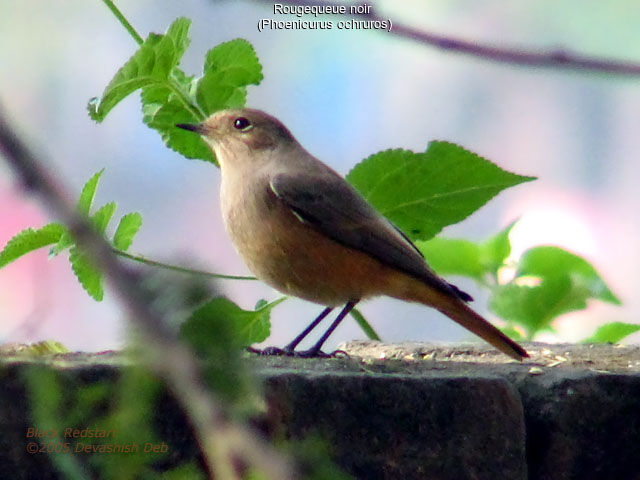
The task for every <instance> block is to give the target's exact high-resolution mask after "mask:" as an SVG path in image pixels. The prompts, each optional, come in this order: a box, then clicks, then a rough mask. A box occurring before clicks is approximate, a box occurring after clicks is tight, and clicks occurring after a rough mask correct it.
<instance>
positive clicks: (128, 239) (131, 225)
mask: <svg viewBox="0 0 640 480" xmlns="http://www.w3.org/2000/svg"><path fill="white" fill-rule="evenodd" d="M141 226H142V215H140V214H139V213H138V212H132V213H127V214H126V215H125V216H123V217H122V218H121V219H120V223H119V224H118V228H117V229H116V233H115V234H114V235H113V245H114V246H115V247H116V248H118V249H120V250H124V251H127V250H128V249H129V247H130V246H131V243H132V242H133V239H134V237H135V236H136V234H137V233H138V231H139V230H140V227H141Z"/></svg>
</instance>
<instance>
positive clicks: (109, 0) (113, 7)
mask: <svg viewBox="0 0 640 480" xmlns="http://www.w3.org/2000/svg"><path fill="white" fill-rule="evenodd" d="M102 2H103V3H104V4H105V5H106V6H107V8H108V9H109V10H111V12H112V13H113V14H114V15H115V17H116V18H117V19H118V21H119V22H120V23H121V24H122V26H123V27H124V28H125V29H126V30H127V32H129V35H131V36H132V37H133V39H134V40H135V41H136V43H137V44H138V45H142V44H143V43H144V39H143V38H142V37H141V36H140V34H139V33H138V32H136V29H135V28H133V25H131V24H130V23H129V20H127V19H126V17H125V16H124V15H123V14H122V12H121V11H120V10H118V7H116V5H115V3H113V1H112V0H102Z"/></svg>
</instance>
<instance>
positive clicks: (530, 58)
mask: <svg viewBox="0 0 640 480" xmlns="http://www.w3.org/2000/svg"><path fill="white" fill-rule="evenodd" d="M258 1H259V2H260V3H268V4H270V5H273V2H266V1H264V0H258ZM282 3H283V4H287V5H302V6H312V5H316V6H325V5H342V4H341V3H334V2H328V1H324V0H282ZM351 5H353V4H351ZM346 15H349V16H351V17H359V18H365V19H368V20H373V21H376V20H377V21H385V20H388V19H387V18H385V17H382V16H381V15H380V14H378V13H377V12H376V11H375V9H374V8H373V7H372V8H371V10H370V12H369V13H365V14H355V13H354V14H351V13H349V9H348V8H347V14H346ZM389 33H392V34H394V35H398V36H399V37H403V38H408V39H411V40H414V41H416V42H419V43H423V44H425V45H430V46H432V47H435V48H438V49H440V50H444V51H449V52H454V53H461V54H464V55H471V56H474V57H478V58H482V59H485V60H490V61H494V62H500V63H507V64H511V65H521V66H529V67H540V68H564V69H567V70H578V71H588V72H601V73H608V74H613V75H630V76H637V75H640V64H639V63H634V62H624V61H620V60H613V59H610V58H602V57H591V56H586V55H581V54H578V53H575V52H572V51H569V50H565V49H554V50H549V51H535V50H523V49H514V48H500V47H494V46H490V45H482V44H479V43H474V42H470V41H467V40H462V39H458V38H452V37H448V36H444V35H438V34H435V33H431V32H428V31H425V30H421V29H418V28H414V27H411V26H409V25H404V24H402V23H399V22H395V21H393V27H392V29H391V31H390V32H389Z"/></svg>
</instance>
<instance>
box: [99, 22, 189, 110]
mask: <svg viewBox="0 0 640 480" xmlns="http://www.w3.org/2000/svg"><path fill="white" fill-rule="evenodd" d="M190 25H191V20H189V19H187V18H184V17H181V18H178V19H176V20H175V21H174V22H173V23H172V24H171V26H170V27H169V29H168V30H167V33H166V34H165V35H158V34H155V33H152V34H150V35H149V37H147V39H146V40H145V41H144V43H143V44H142V45H141V46H140V48H139V49H138V51H137V52H136V53H134V54H133V56H132V57H131V58H130V59H129V60H128V61H127V63H125V64H124V66H123V67H122V68H121V69H120V70H118V72H117V73H116V75H115V76H114V77H113V79H112V80H111V82H109V85H107V88H105V90H104V92H103V94H102V97H101V98H100V99H93V100H91V101H90V102H89V105H88V110H89V115H90V116H91V118H92V119H93V120H95V121H97V122H101V121H102V120H104V118H105V117H106V115H107V114H108V113H109V112H110V111H111V109H113V107H115V106H116V105H117V104H118V103H119V102H120V101H122V100H123V99H124V98H125V97H127V96H128V95H130V94H131V93H133V92H135V91H136V90H138V89H140V88H143V87H146V86H148V85H153V84H156V83H162V82H166V81H167V79H168V78H169V75H170V74H171V72H172V70H173V69H174V68H175V67H176V66H177V65H178V64H179V63H180V60H181V59H182V55H183V54H184V52H185V50H186V48H187V46H188V45H189V37H188V35H189V28H190Z"/></svg>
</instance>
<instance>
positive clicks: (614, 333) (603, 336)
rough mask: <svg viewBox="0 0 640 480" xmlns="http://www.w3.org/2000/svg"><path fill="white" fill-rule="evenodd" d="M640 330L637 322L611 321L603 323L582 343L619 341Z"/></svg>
mask: <svg viewBox="0 0 640 480" xmlns="http://www.w3.org/2000/svg"><path fill="white" fill-rule="evenodd" d="M637 331H640V325H637V324H635V323H624V322H611V323H606V324H604V325H602V326H601V327H600V328H598V329H597V330H596V331H595V333H594V334H593V335H592V336H591V337H589V338H587V339H586V340H584V341H583V342H582V343H618V342H619V341H620V340H622V339H623V338H625V337H628V336H629V335H631V334H632V333H636V332H637Z"/></svg>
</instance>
